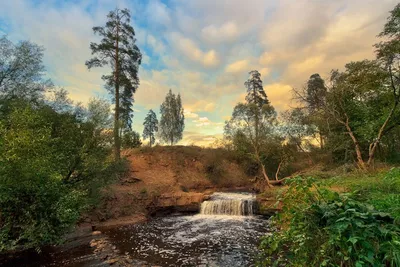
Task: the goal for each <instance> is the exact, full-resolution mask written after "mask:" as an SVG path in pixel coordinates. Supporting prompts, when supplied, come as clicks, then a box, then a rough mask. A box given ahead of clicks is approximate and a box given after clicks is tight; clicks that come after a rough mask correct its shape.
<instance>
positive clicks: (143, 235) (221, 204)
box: [106, 193, 268, 267]
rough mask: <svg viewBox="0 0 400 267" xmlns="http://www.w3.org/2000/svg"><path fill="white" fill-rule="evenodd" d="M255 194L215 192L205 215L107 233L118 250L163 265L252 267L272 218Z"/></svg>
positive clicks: (158, 220)
mask: <svg viewBox="0 0 400 267" xmlns="http://www.w3.org/2000/svg"><path fill="white" fill-rule="evenodd" d="M254 200H255V197H254V196H253V195H251V194H244V193H243V194H238V193H216V194H214V195H213V196H212V197H211V199H210V200H209V201H205V202H203V204H202V207H201V214H197V215H192V216H170V217H164V218H156V219H154V220H152V221H150V222H148V223H144V224H137V225H131V226H125V227H121V228H118V229H113V230H111V231H108V232H106V234H107V235H108V236H109V237H110V238H111V240H112V243H114V244H115V245H116V246H117V247H118V249H120V250H121V251H122V252H123V253H125V252H127V253H129V254H130V255H132V256H133V258H136V259H140V260H144V261H147V262H149V263H151V264H155V265H160V266H231V267H233V266H252V265H254V263H255V258H256V256H257V247H258V244H259V241H260V238H261V237H262V236H263V235H265V234H266V233H268V221H267V220H265V219H264V218H261V217H258V216H255V215H254V214H253V212H254V205H255V201H254Z"/></svg>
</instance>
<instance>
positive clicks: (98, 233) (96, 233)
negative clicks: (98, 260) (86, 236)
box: [92, 231, 101, 235]
mask: <svg viewBox="0 0 400 267" xmlns="http://www.w3.org/2000/svg"><path fill="white" fill-rule="evenodd" d="M92 235H101V232H100V231H93V232H92Z"/></svg>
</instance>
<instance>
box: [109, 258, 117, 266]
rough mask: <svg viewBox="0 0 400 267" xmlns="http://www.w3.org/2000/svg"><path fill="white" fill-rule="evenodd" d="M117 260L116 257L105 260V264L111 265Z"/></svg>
mask: <svg viewBox="0 0 400 267" xmlns="http://www.w3.org/2000/svg"><path fill="white" fill-rule="evenodd" d="M117 261H118V259H110V260H107V261H106V263H107V264H110V265H113V264H114V263H116V262H117Z"/></svg>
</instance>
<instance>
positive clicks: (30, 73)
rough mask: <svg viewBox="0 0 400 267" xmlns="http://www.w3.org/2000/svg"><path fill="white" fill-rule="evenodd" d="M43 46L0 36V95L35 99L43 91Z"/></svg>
mask: <svg viewBox="0 0 400 267" xmlns="http://www.w3.org/2000/svg"><path fill="white" fill-rule="evenodd" d="M43 51H44V49H43V47H41V46H38V45H36V44H34V43H31V42H29V41H22V42H19V43H18V44H13V43H12V42H11V41H10V40H8V39H7V37H6V36H3V37H1V38H0V96H1V97H3V98H8V99H9V98H15V97H24V98H29V99H31V100H37V99H38V98H40V97H41V96H42V94H43V92H44V86H45V85H46V86H50V85H51V83H50V82H44V81H43V80H42V77H43V75H44V66H43V62H42V59H43Z"/></svg>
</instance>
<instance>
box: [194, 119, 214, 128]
mask: <svg viewBox="0 0 400 267" xmlns="http://www.w3.org/2000/svg"><path fill="white" fill-rule="evenodd" d="M193 122H195V123H196V126H197V127H201V126H206V125H210V124H211V121H210V120H209V119H208V118H207V117H200V118H198V119H197V120H194V121H193Z"/></svg>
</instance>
